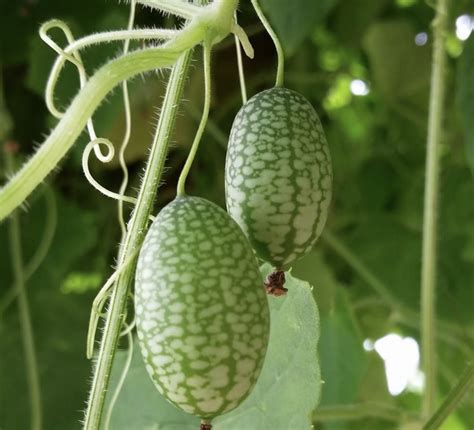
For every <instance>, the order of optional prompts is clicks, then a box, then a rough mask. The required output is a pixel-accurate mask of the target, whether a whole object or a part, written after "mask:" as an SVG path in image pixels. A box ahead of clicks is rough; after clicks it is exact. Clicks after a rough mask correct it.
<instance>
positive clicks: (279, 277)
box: [264, 267, 288, 297]
mask: <svg viewBox="0 0 474 430" xmlns="http://www.w3.org/2000/svg"><path fill="white" fill-rule="evenodd" d="M285 280H286V279H285V272H284V271H283V270H281V269H279V268H278V267H276V268H275V269H274V270H273V272H272V273H270V274H269V275H268V276H267V278H266V279H265V282H264V285H265V289H266V290H267V294H270V295H272V296H275V297H279V296H284V295H285V294H286V293H287V291H288V289H287V288H285V287H284V285H285Z"/></svg>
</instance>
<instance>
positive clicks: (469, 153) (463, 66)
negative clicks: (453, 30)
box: [456, 34, 474, 174]
mask: <svg viewBox="0 0 474 430" xmlns="http://www.w3.org/2000/svg"><path fill="white" fill-rule="evenodd" d="M473 70H474V36H473V35H472V34H471V36H470V37H469V38H468V39H467V40H466V42H465V44H464V49H463V51H462V54H461V57H460V60H459V64H458V70H457V93H456V96H457V104H458V109H459V113H460V116H461V121H462V125H463V128H464V136H465V145H466V157H467V161H468V164H469V167H470V168H471V171H472V173H473V174H474V127H473V125H472V118H473V116H474V76H473V73H472V71H473Z"/></svg>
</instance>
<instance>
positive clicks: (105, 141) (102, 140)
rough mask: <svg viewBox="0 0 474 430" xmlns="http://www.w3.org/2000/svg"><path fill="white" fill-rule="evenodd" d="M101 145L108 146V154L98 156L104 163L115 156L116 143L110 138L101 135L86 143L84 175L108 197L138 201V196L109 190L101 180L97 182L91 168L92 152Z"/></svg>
mask: <svg viewBox="0 0 474 430" xmlns="http://www.w3.org/2000/svg"><path fill="white" fill-rule="evenodd" d="M100 145H104V146H105V147H106V148H107V153H106V154H103V153H100V158H99V157H98V158H99V160H100V161H101V162H102V163H109V162H110V161H111V160H112V159H113V158H114V155H115V149H114V145H113V144H112V142H110V140H108V139H105V138H101V137H99V138H97V139H94V140H92V141H90V142H89V143H88V144H87V145H86V147H85V149H84V152H83V153H82V169H83V170H84V175H85V176H86V179H87V180H88V181H89V183H90V184H91V185H92V186H93V187H94V188H95V189H96V190H98V191H100V192H101V193H102V194H104V195H106V196H107V197H110V198H112V199H115V200H119V201H124V202H128V203H136V202H137V199H136V198H134V197H128V196H125V195H123V194H122V193H115V192H113V191H111V190H109V189H108V188H105V187H104V186H102V185H101V184H99V182H97V181H96V180H95V179H94V177H93V176H92V174H91V172H90V169H89V157H90V153H91V152H92V150H93V149H95V148H96V147H97V146H100ZM96 154H97V152H96Z"/></svg>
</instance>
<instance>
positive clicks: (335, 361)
mask: <svg viewBox="0 0 474 430" xmlns="http://www.w3.org/2000/svg"><path fill="white" fill-rule="evenodd" d="M321 327H322V330H321V345H320V349H321V370H322V373H323V375H324V395H323V398H322V402H321V404H322V405H341V404H345V403H353V402H354V401H355V400H356V396H357V392H358V390H359V385H360V383H361V380H362V377H363V376H364V373H365V371H366V367H367V354H366V352H365V351H364V349H363V348H362V341H363V339H362V336H361V335H360V333H359V330H358V327H357V326H356V322H355V320H354V318H353V316H352V314H351V311H350V308H349V303H348V301H347V298H346V295H345V292H344V291H343V290H342V289H341V290H339V292H338V294H337V299H336V305H335V307H334V310H333V312H331V314H329V315H328V316H326V318H323V320H322V322H321Z"/></svg>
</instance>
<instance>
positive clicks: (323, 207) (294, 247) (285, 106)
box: [225, 88, 332, 290]
mask: <svg viewBox="0 0 474 430" xmlns="http://www.w3.org/2000/svg"><path fill="white" fill-rule="evenodd" d="M225 170H226V171H225V185H226V201H227V210H228V212H229V214H230V215H231V216H232V217H233V218H234V219H235V220H236V221H237V223H238V224H239V225H240V227H241V228H242V229H243V231H244V232H245V233H246V235H247V236H248V238H249V240H250V242H251V244H252V246H253V248H254V249H255V251H256V253H257V255H258V256H259V257H260V258H261V259H263V260H265V261H267V262H269V263H271V264H272V265H273V266H274V267H275V268H276V269H277V271H281V270H283V268H284V267H285V266H287V265H289V264H291V263H292V262H294V261H295V260H296V259H298V258H300V257H302V256H303V255H305V254H306V253H307V252H309V251H310V250H311V249H312V247H313V245H314V244H315V242H316V240H317V239H318V237H319V236H320V234H321V232H322V230H323V228H324V225H325V222H326V218H327V214H328V208H329V203H330V200H331V192H332V168H331V159H330V154H329V148H328V144H327V142H326V138H325V135H324V131H323V128H322V126H321V122H320V120H319V118H318V115H317V114H316V111H315V110H314V108H313V107H312V105H311V104H310V103H309V102H308V100H306V98H305V97H303V96H302V95H301V94H299V93H297V92H295V91H292V90H289V89H286V88H272V89H269V90H266V91H263V92H261V93H258V94H257V95H255V96H254V97H252V98H251V99H250V100H249V101H248V102H247V103H245V104H244V106H242V108H241V109H240V111H239V112H238V114H237V116H236V117H235V120H234V123H233V125H232V129H231V133H230V138H229V145H228V151H227V158H226V169H225ZM274 277H275V278H278V277H280V278H281V277H283V282H284V274H283V273H282V272H280V274H279V275H277V274H276V273H275V274H274ZM267 282H268V280H267ZM279 282H281V279H280V280H279ZM270 283H271V280H270ZM270 288H271V287H270ZM283 290H284V289H283Z"/></svg>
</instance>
